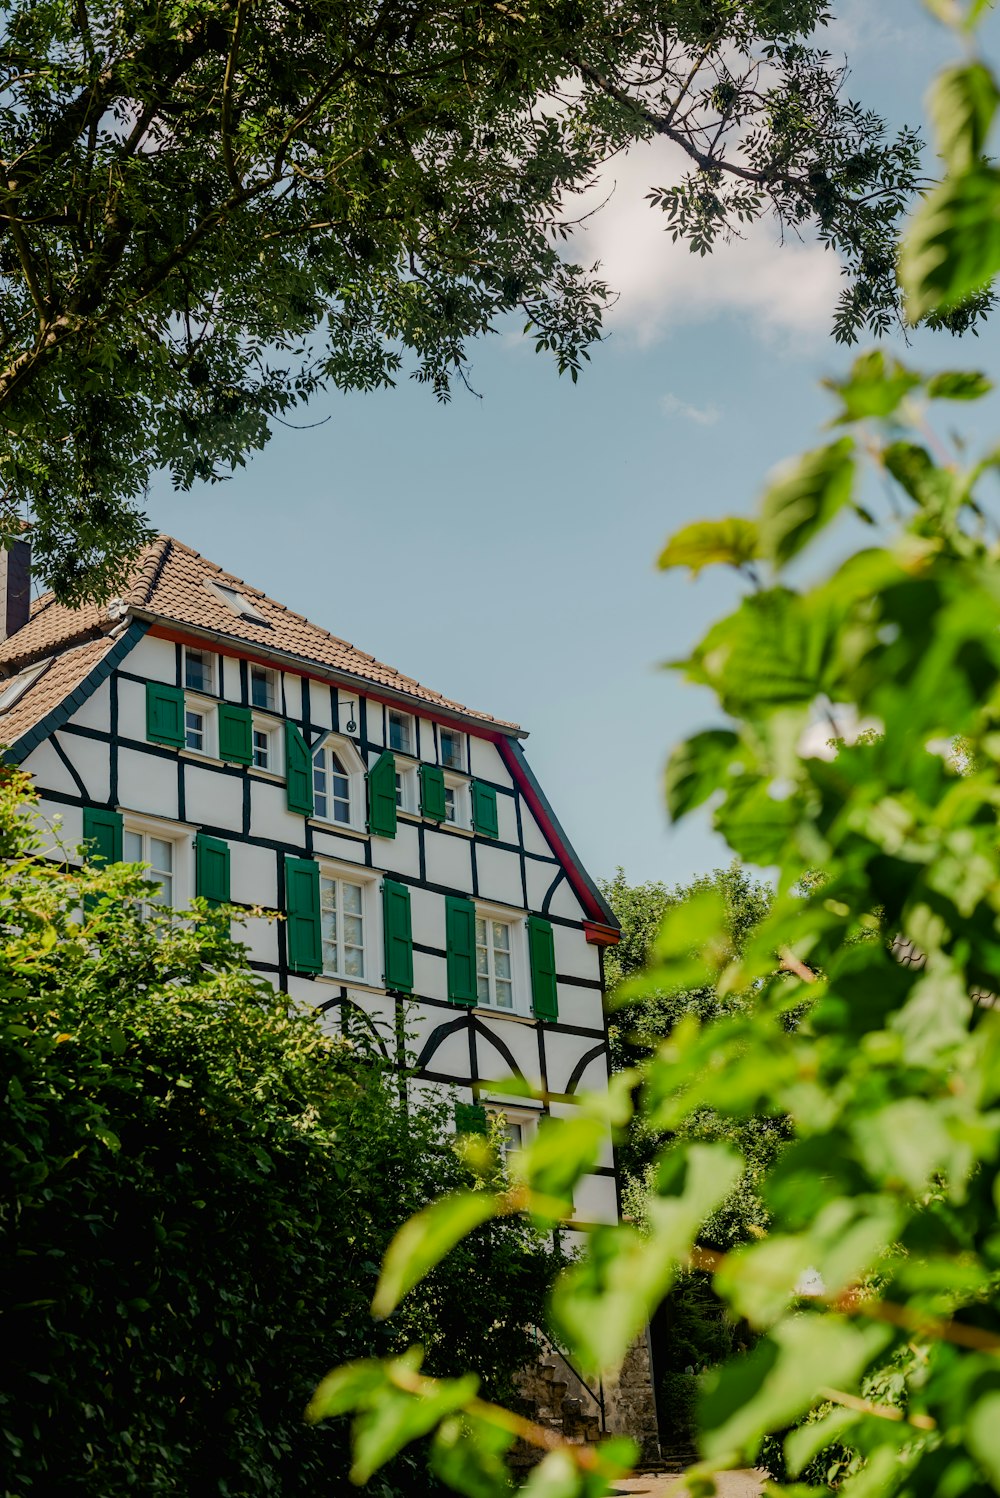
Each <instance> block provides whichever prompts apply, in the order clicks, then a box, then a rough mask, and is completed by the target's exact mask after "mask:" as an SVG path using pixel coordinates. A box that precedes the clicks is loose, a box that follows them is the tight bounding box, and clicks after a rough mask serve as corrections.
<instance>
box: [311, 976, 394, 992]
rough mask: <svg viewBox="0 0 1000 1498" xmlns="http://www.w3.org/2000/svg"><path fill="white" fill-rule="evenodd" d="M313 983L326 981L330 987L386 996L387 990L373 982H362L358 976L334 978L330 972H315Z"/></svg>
mask: <svg viewBox="0 0 1000 1498" xmlns="http://www.w3.org/2000/svg"><path fill="white" fill-rule="evenodd" d="M313 982H314V983H328V984H329V985H330V986H331V987H332V988H353V989H356V990H357V991H359V992H360V993H377V994H380V995H381V996H382V998H386V997H387V996H388V991H387V990H386V989H384V988H378V987H377V986H376V985H375V984H374V983H362V982H361V980H360V979H359V978H335V977H334V976H333V974H332V973H315V974H314V975H313Z"/></svg>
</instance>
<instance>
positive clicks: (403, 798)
mask: <svg viewBox="0 0 1000 1498" xmlns="http://www.w3.org/2000/svg"><path fill="white" fill-rule="evenodd" d="M396 810H397V811H408V812H412V813H415V812H416V810H417V772H416V770H397V771H396Z"/></svg>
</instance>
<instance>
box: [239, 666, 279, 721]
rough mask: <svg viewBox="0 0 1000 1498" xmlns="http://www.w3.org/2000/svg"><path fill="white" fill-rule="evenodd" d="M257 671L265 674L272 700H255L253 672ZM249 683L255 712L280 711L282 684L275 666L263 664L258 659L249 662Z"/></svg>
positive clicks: (251, 703)
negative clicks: (279, 699)
mask: <svg viewBox="0 0 1000 1498" xmlns="http://www.w3.org/2000/svg"><path fill="white" fill-rule="evenodd" d="M255 671H263V672H264V674H265V680H266V682H267V688H268V696H269V697H270V699H271V700H270V702H255V701H254V700H253V673H254V672H255ZM247 685H248V687H249V689H250V706H251V707H252V708H253V710H254V712H260V713H276V712H277V711H278V709H279V701H278V698H279V693H280V690H281V684H280V682H279V680H278V673H277V671H275V669H274V668H273V666H262V665H260V663H259V662H257V661H250V662H248V667H247Z"/></svg>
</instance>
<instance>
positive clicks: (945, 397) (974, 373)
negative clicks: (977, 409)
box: [927, 369, 994, 401]
mask: <svg viewBox="0 0 1000 1498" xmlns="http://www.w3.org/2000/svg"><path fill="white" fill-rule="evenodd" d="M993 388H994V387H993V381H992V380H989V379H987V377H986V376H985V375H984V374H980V373H979V371H978V370H975V369H950V370H944V371H942V373H941V374H936V375H932V376H931V378H930V379H929V380H928V381H927V394H928V395H929V396H930V398H931V400H940V401H976V400H979V399H980V398H981V397H982V396H984V395H989V393H990V391H991V390H992V389H993Z"/></svg>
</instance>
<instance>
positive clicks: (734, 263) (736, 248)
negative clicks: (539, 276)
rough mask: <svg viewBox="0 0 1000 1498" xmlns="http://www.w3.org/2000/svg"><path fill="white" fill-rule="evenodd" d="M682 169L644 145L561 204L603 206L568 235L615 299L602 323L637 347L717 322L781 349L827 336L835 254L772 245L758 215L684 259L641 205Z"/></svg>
mask: <svg viewBox="0 0 1000 1498" xmlns="http://www.w3.org/2000/svg"><path fill="white" fill-rule="evenodd" d="M683 172H684V162H683V158H681V157H680V153H679V152H677V151H675V150H674V149H673V148H671V147H670V146H668V145H666V144H665V143H663V142H662V141H650V142H647V143H644V144H642V145H639V146H636V147H634V148H633V149H632V150H631V151H629V152H628V154H627V155H625V156H621V157H618V158H617V159H616V160H615V161H614V162H613V163H612V164H611V166H609V167H608V168H607V169H606V170H605V172H604V173H603V174H602V177H601V180H600V181H599V182H597V183H596V184H595V185H594V186H593V187H592V188H590V189H589V190H588V192H587V193H586V194H585V195H584V196H583V197H582V198H579V199H577V200H576V201H575V203H571V204H568V205H567V206H568V208H569V209H570V215H569V216H572V217H574V218H576V217H578V216H579V215H580V214H581V213H585V212H588V211H589V210H591V209H593V208H595V207H596V206H597V205H598V204H599V203H600V202H601V201H602V199H604V198H606V197H607V195H608V193H609V191H611V189H612V188H614V192H613V196H612V197H611V199H610V201H609V202H608V203H607V204H606V205H605V207H603V208H601V209H600V210H599V211H598V212H596V213H595V214H594V215H593V217H592V218H589V219H587V221H586V222H585V223H583V224H581V225H580V227H579V228H577V229H576V230H575V231H574V236H573V242H572V254H573V255H574V256H577V257H579V258H580V259H581V260H582V261H583V262H584V263H585V264H591V263H593V262H594V261H595V260H597V261H600V264H601V273H602V275H603V277H604V278H605V280H606V281H607V282H608V284H609V286H610V287H611V288H612V289H613V290H614V291H616V292H617V293H618V301H617V302H616V304H615V306H614V307H613V308H612V309H611V311H610V313H609V315H608V317H607V319H606V322H607V325H608V326H609V327H612V328H614V327H618V328H620V329H622V330H623V331H625V332H627V333H628V334H629V335H630V336H631V337H634V338H635V339H636V340H637V341H638V342H639V343H641V344H650V343H653V342H656V341H658V340H659V339H662V338H664V337H667V336H669V333H670V331H671V329H672V328H675V327H678V326H680V325H682V324H691V323H697V322H705V321H708V320H713V319H717V318H734V317H735V318H739V319H741V320H744V321H746V322H747V323H748V324H749V325H750V326H751V328H752V329H753V330H754V331H755V332H756V333H757V334H758V335H759V336H760V337H762V338H765V339H767V340H769V341H772V342H777V343H779V344H785V345H787V344H788V342H789V341H791V340H794V341H795V343H796V344H800V343H801V342H802V341H803V340H809V341H810V342H812V341H813V340H819V339H820V338H822V339H824V340H825V339H826V338H827V337H828V336H829V329H830V322H831V318H832V315H833V309H834V305H835V303H836V299H837V295H838V292H839V289H840V285H841V277H840V266H839V263H838V261H837V258H836V256H835V255H833V254H832V253H831V252H830V251H828V250H824V249H823V247H822V246H821V245H817V244H801V243H799V242H797V241H795V240H792V241H791V242H787V241H786V243H785V244H780V243H779V242H778V235H777V231H776V228H775V225H774V223H773V222H772V221H771V220H770V219H768V218H764V219H763V220H761V221H760V222H759V223H756V224H753V225H750V226H749V227H748V228H747V229H746V230H745V236H746V237H745V238H744V239H739V240H733V241H732V242H731V243H729V244H718V245H717V246H716V248H715V250H714V251H713V252H712V254H710V255H705V256H700V255H693V254H691V252H690V250H689V249H688V247H687V245H686V243H684V242H683V241H678V242H677V243H676V244H675V243H674V242H673V241H672V240H671V239H670V236H669V234H667V233H666V232H665V228H664V225H665V223H666V219H665V217H664V215H663V213H662V212H661V211H660V210H659V209H658V208H654V207H652V206H651V205H650V203H649V202H647V201H646V193H647V192H648V191H649V189H650V188H651V187H663V186H669V185H670V184H671V183H673V182H677V181H679V180H680V178H681V176H682V175H683Z"/></svg>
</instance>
